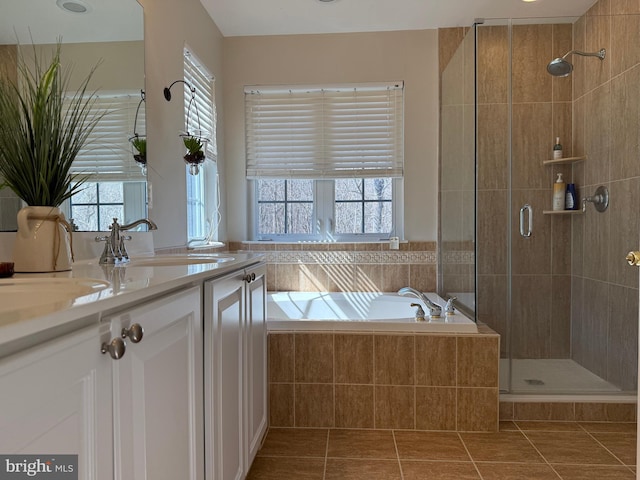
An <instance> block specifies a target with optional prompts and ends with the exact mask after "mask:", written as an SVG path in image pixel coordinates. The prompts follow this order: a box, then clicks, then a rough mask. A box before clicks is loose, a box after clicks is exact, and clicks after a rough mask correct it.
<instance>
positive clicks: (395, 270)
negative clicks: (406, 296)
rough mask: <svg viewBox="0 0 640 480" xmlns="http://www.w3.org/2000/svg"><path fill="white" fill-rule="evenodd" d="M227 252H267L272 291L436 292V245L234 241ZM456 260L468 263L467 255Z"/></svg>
mask: <svg viewBox="0 0 640 480" xmlns="http://www.w3.org/2000/svg"><path fill="white" fill-rule="evenodd" d="M229 250H231V251H250V252H256V253H258V252H260V253H265V255H266V261H267V282H268V284H267V289H268V290H269V291H272V292H288V291H291V292H320V291H325V292H397V291H398V290H399V289H400V288H402V287H407V286H410V287H413V288H416V289H418V290H421V291H423V292H435V291H436V282H437V263H438V257H437V251H436V242H403V243H401V244H400V249H399V250H389V242H374V243H303V242H300V243H278V242H230V243H229ZM471 253H472V252H471ZM453 257H455V258H453ZM453 257H452V259H450V261H451V262H454V261H455V262H458V263H460V264H464V263H468V257H469V252H456V254H454V255H453Z"/></svg>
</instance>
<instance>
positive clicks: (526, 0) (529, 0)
mask: <svg viewBox="0 0 640 480" xmlns="http://www.w3.org/2000/svg"><path fill="white" fill-rule="evenodd" d="M522 1H523V2H525V3H529V2H536V1H537V0H522Z"/></svg>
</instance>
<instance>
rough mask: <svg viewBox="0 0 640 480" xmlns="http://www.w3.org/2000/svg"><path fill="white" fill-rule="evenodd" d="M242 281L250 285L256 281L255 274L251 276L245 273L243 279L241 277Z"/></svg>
mask: <svg viewBox="0 0 640 480" xmlns="http://www.w3.org/2000/svg"><path fill="white" fill-rule="evenodd" d="M242 279H243V280H244V281H245V282H247V283H251V282H253V281H254V280H255V279H256V274H255V272H253V273H252V274H248V273H247V274H246V275H245V276H244V277H242Z"/></svg>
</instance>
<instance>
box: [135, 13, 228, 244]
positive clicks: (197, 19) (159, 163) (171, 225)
mask: <svg viewBox="0 0 640 480" xmlns="http://www.w3.org/2000/svg"><path fill="white" fill-rule="evenodd" d="M140 3H141V4H142V6H143V7H144V25H145V73H146V82H145V84H146V89H147V100H146V109H147V138H148V142H149V151H148V159H149V173H148V179H149V181H150V182H151V184H152V191H153V198H152V201H153V205H152V207H151V208H150V209H149V216H150V218H152V219H153V220H154V221H155V222H156V223H157V224H158V230H157V231H156V232H155V233H154V241H155V245H156V247H158V248H167V247H172V246H183V245H185V244H186V240H187V226H186V225H187V222H186V187H185V165H184V161H183V160H182V154H183V148H182V143H181V142H180V139H179V137H178V134H179V132H180V131H182V130H184V127H185V126H184V110H183V108H184V105H183V98H182V89H181V88H176V87H174V88H172V89H171V92H172V94H173V99H172V100H171V102H167V101H166V100H165V99H164V96H163V94H162V92H163V89H164V87H165V86H169V85H170V84H171V82H173V81H174V80H178V79H182V78H183V49H184V46H185V44H186V45H188V46H189V47H191V49H192V50H193V52H194V53H195V55H196V56H197V57H198V58H199V59H200V60H201V61H202V62H203V63H204V64H205V65H206V66H207V68H208V69H209V70H210V71H211V73H213V74H214V75H215V77H216V97H217V98H218V99H219V100H218V102H217V107H218V135H217V140H218V151H219V153H220V160H219V163H220V173H221V175H222V177H223V178H224V167H225V166H224V141H223V138H224V136H223V130H224V123H225V122H224V118H225V117H224V111H223V109H224V102H222V101H221V100H220V99H222V98H223V92H222V88H223V85H222V83H223V82H222V78H223V75H222V49H223V38H222V35H221V33H220V31H219V30H218V27H217V26H216V25H215V23H214V22H213V20H211V18H210V17H209V14H208V13H207V12H206V10H205V9H204V7H203V6H202V4H201V3H200V2H199V1H198V0H181V1H180V2H176V1H174V0H140ZM178 87H179V85H178ZM221 184H222V186H223V187H222V188H223V196H222V198H223V205H222V209H223V211H224V208H225V205H224V181H222V182H221ZM221 234H222V237H223V238H224V223H223V224H222V225H221Z"/></svg>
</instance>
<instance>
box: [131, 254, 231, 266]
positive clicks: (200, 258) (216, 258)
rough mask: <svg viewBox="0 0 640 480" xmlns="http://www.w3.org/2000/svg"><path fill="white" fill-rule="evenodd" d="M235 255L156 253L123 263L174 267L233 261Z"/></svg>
mask: <svg viewBox="0 0 640 480" xmlns="http://www.w3.org/2000/svg"><path fill="white" fill-rule="evenodd" d="M233 260H235V257H232V256H231V255H225V254H221V253H200V254H182V255H180V254H178V255H154V256H149V257H133V258H131V260H129V262H127V263H124V264H122V265H123V266H127V267H173V266H177V265H195V264H202V263H223V262H231V261H233Z"/></svg>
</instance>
